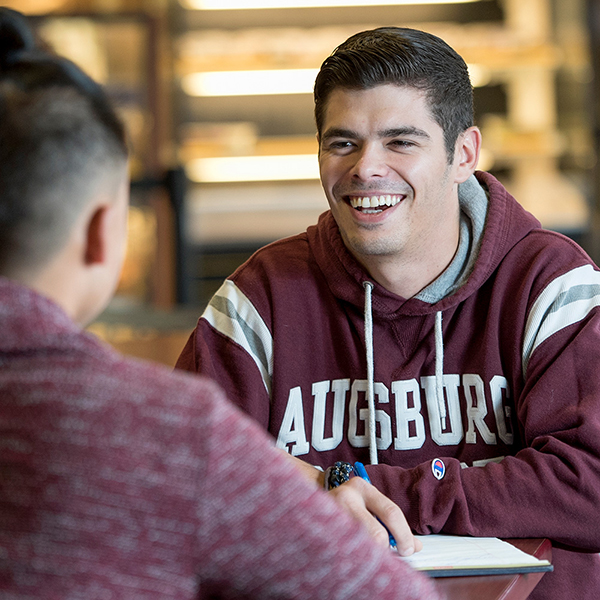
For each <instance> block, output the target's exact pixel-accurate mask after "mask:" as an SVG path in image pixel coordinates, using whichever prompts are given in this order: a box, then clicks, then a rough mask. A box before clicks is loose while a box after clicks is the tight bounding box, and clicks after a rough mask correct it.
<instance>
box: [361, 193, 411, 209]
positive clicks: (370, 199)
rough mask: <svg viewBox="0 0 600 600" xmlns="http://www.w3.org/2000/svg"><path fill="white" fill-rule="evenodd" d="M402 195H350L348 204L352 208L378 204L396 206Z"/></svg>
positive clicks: (372, 206) (375, 206) (370, 206)
mask: <svg viewBox="0 0 600 600" xmlns="http://www.w3.org/2000/svg"><path fill="white" fill-rule="evenodd" d="M403 197H404V196H392V195H390V194H387V195H382V196H364V197H362V198H359V197H356V196H351V197H350V206H352V208H377V207H378V206H396V204H398V202H400V201H401V200H402V198H403Z"/></svg>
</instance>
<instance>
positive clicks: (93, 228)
mask: <svg viewBox="0 0 600 600" xmlns="http://www.w3.org/2000/svg"><path fill="white" fill-rule="evenodd" d="M108 211H109V207H108V206H99V207H97V208H96V209H95V210H94V212H93V213H92V214H91V216H90V219H89V222H88V226H87V232H86V239H85V253H84V261H85V264H86V265H88V266H90V265H94V264H99V263H103V262H104V260H105V258H106V245H107V243H108V241H107V239H106V236H107V221H108Z"/></svg>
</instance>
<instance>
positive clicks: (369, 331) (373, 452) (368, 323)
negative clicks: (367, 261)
mask: <svg viewBox="0 0 600 600" xmlns="http://www.w3.org/2000/svg"><path fill="white" fill-rule="evenodd" d="M363 286H364V288H365V347H366V351H367V404H368V406H369V460H370V461H371V464H372V465H376V464H378V462H379V461H378V460H377V436H376V430H375V382H374V381H373V380H374V374H373V373H374V368H373V309H372V306H371V291H372V289H373V284H372V283H371V282H370V281H365V282H364V283H363Z"/></svg>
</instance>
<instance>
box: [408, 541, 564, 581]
mask: <svg viewBox="0 0 600 600" xmlns="http://www.w3.org/2000/svg"><path fill="white" fill-rule="evenodd" d="M416 537H418V538H419V539H420V540H421V542H423V550H421V552H417V553H415V554H413V555H412V556H409V557H407V558H402V560H405V561H406V562H408V563H409V564H410V565H412V566H413V567H414V568H415V569H417V570H419V571H426V572H427V574H428V575H429V576H431V577H458V576H465V575H496V574H510V573H528V572H529V573H531V572H542V571H552V565H551V564H550V563H549V562H548V561H547V560H540V559H538V558H536V557H535V556H531V555H530V554H527V552H523V551H522V550H519V549H518V548H515V546H513V545H512V544H509V543H508V542H504V541H503V540H500V539H498V538H477V537H463V536H454V535H419V536H416Z"/></svg>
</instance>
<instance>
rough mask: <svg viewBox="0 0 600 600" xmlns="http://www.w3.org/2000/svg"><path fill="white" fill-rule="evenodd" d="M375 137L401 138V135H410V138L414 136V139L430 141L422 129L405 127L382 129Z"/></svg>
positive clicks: (429, 137)
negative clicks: (420, 138) (419, 138)
mask: <svg viewBox="0 0 600 600" xmlns="http://www.w3.org/2000/svg"><path fill="white" fill-rule="evenodd" d="M377 135H378V136H379V137H381V138H388V137H401V136H403V135H412V136H416V137H422V138H426V139H431V136H430V135H429V134H428V133H427V132H426V131H424V130H423V129H419V128H418V127H409V126H407V127H392V128H391V129H383V130H382V131H378V132H377Z"/></svg>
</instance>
